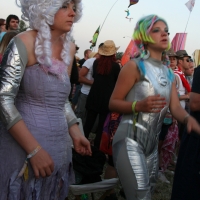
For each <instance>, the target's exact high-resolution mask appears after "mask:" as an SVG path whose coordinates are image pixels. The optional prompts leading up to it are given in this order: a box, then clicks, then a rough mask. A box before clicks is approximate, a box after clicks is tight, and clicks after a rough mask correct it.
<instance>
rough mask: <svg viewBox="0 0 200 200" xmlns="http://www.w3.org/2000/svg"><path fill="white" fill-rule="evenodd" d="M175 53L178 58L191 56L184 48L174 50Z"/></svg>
mask: <svg viewBox="0 0 200 200" xmlns="http://www.w3.org/2000/svg"><path fill="white" fill-rule="evenodd" d="M176 55H177V57H178V58H184V57H188V58H191V56H189V55H188V54H187V51H186V50H179V51H177V52H176Z"/></svg>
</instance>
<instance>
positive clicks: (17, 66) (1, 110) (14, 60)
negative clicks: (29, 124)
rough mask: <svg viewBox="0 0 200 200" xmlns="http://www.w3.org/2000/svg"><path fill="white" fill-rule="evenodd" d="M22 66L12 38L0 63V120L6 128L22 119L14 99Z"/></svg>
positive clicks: (21, 74)
mask: <svg viewBox="0 0 200 200" xmlns="http://www.w3.org/2000/svg"><path fill="white" fill-rule="evenodd" d="M24 68H25V67H22V65H21V61H20V56H19V51H18V49H17V46H16V44H15V42H14V40H12V41H11V42H10V43H9V45H8V47H7V49H6V52H5V53H4V56H3V59H2V63H1V65H0V120H1V121H2V122H3V123H4V124H5V125H6V127H7V129H8V130H9V129H10V128H11V127H12V126H13V125H14V124H15V123H17V122H18V121H19V120H21V119H22V117H21V115H20V114H19V112H18V111H17V109H16V107H15V104H14V101H15V97H16V95H17V93H18V90H19V86H20V82H21V79H22V76H23V73H24Z"/></svg>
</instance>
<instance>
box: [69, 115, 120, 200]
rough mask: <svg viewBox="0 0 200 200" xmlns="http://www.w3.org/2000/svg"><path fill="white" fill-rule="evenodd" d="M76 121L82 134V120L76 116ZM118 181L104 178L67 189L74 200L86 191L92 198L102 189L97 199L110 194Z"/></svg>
mask: <svg viewBox="0 0 200 200" xmlns="http://www.w3.org/2000/svg"><path fill="white" fill-rule="evenodd" d="M78 122H79V128H80V129H81V132H82V133H83V134H84V131H83V126H82V120H81V119H80V118H78ZM118 182H119V179H118V178H112V179H104V180H102V181H99V182H95V183H89V184H82V185H70V187H69V190H70V191H71V192H72V194H73V195H74V196H75V198H76V200H81V195H82V194H88V193H91V195H92V200H94V193H95V192H102V191H104V193H103V194H102V195H101V197H100V198H99V199H98V200H104V198H105V197H106V196H107V195H109V194H110V192H111V191H112V189H114V188H115V186H116V185H117V184H118Z"/></svg>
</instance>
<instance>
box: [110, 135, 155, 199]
mask: <svg viewBox="0 0 200 200" xmlns="http://www.w3.org/2000/svg"><path fill="white" fill-rule="evenodd" d="M157 148H158V147H157V145H155V149H154V150H153V151H152V153H151V154H150V155H149V156H148V157H145V155H144V153H143V151H142V149H141V147H140V146H139V145H138V143H137V142H136V141H134V140H132V139H130V138H125V139H124V140H120V141H118V142H117V143H115V144H114V145H113V159H114V164H115V167H116V169H117V172H118V175H119V178H120V181H121V184H122V187H123V189H124V192H125V194H126V199H127V200H151V193H152V190H153V188H154V186H155V183H156V179H157V172H158V151H157Z"/></svg>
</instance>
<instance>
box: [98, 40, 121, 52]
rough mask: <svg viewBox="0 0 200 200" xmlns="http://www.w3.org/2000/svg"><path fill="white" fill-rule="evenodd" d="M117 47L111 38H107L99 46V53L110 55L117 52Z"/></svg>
mask: <svg viewBox="0 0 200 200" xmlns="http://www.w3.org/2000/svg"><path fill="white" fill-rule="evenodd" d="M118 49H119V47H116V46H115V43H114V42H113V41H112V40H107V41H105V42H104V44H103V45H102V46H101V47H100V48H99V54H100V55H103V56H112V55H114V54H115V53H116V52H117V50H118Z"/></svg>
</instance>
